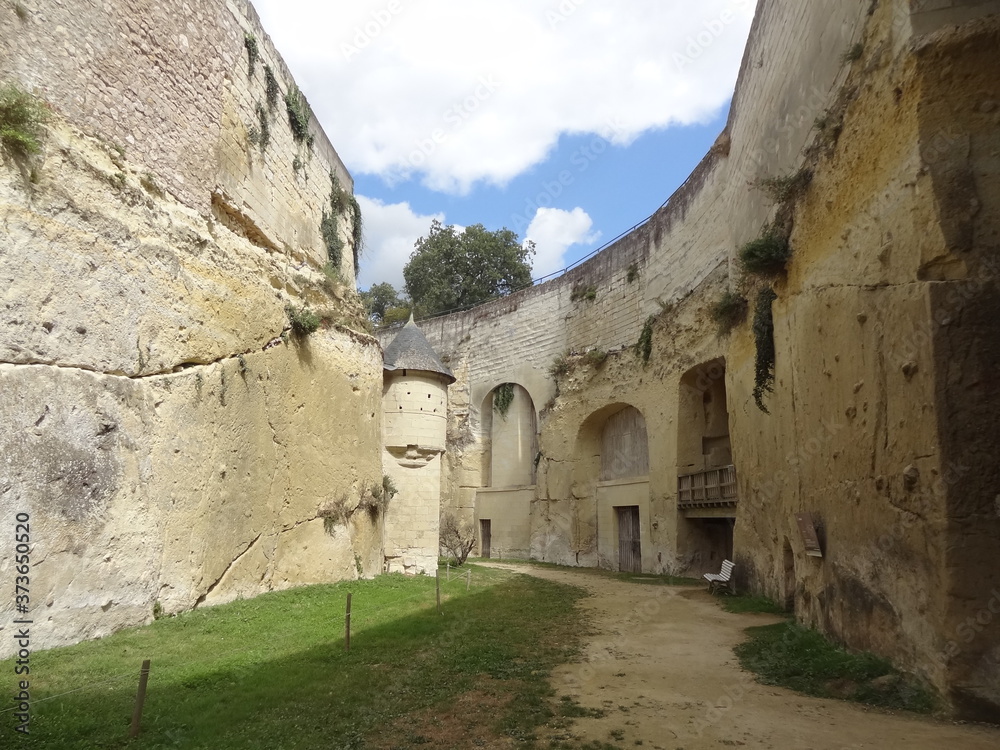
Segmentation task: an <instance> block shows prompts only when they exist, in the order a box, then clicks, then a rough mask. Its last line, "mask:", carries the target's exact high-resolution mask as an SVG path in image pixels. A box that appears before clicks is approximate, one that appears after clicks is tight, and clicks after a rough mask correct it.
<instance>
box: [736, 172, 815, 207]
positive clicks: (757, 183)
mask: <svg viewBox="0 0 1000 750" xmlns="http://www.w3.org/2000/svg"><path fill="white" fill-rule="evenodd" d="M811 181H812V172H811V171H810V170H808V169H805V168H803V169H800V170H799V171H798V172H796V173H795V174H793V175H788V176H787V177H761V178H759V179H756V180H753V181H752V182H751V183H750V185H751V186H752V187H754V188H757V189H758V190H762V191H763V192H764V193H766V194H767V196H768V197H769V198H770V199H771V200H773V201H774V202H775V203H787V202H788V201H793V200H795V199H796V198H798V197H799V196H800V195H802V193H803V192H805V189H806V188H807V187H808V186H809V183H810V182H811Z"/></svg>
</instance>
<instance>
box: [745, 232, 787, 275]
mask: <svg viewBox="0 0 1000 750" xmlns="http://www.w3.org/2000/svg"><path fill="white" fill-rule="evenodd" d="M791 255H792V251H791V247H790V246H789V244H788V239H787V238H786V237H783V236H781V235H780V234H779V233H777V232H775V231H772V230H766V231H765V232H764V234H763V235H762V236H760V237H758V238H757V239H755V240H751V241H750V242H748V243H746V244H745V245H744V246H743V247H741V248H740V252H739V259H740V264H741V265H742V266H743V270H744V271H746V272H747V273H753V274H757V275H759V276H777V275H779V274H781V273H784V272H785V268H786V267H787V266H788V261H789V259H790V258H791Z"/></svg>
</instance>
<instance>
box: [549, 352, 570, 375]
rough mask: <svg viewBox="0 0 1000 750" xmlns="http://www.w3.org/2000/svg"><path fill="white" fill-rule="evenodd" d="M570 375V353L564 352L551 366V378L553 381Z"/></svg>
mask: <svg viewBox="0 0 1000 750" xmlns="http://www.w3.org/2000/svg"><path fill="white" fill-rule="evenodd" d="M563 375H569V352H563V353H562V354H560V355H559V356H558V357H556V358H555V359H554V360H553V361H552V364H551V365H549V376H550V377H552V378H553V379H556V378H561V377H562V376H563Z"/></svg>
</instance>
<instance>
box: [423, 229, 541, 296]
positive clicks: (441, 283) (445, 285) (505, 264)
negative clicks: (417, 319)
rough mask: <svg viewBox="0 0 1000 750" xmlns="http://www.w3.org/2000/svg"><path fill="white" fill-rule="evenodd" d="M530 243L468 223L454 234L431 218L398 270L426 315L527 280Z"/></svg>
mask: <svg viewBox="0 0 1000 750" xmlns="http://www.w3.org/2000/svg"><path fill="white" fill-rule="evenodd" d="M534 252H535V248H534V245H533V244H532V243H530V242H529V243H527V244H525V245H522V244H521V243H520V242H519V241H518V237H517V234H516V233H514V232H512V231H510V230H509V229H506V228H505V229H498V230H496V231H494V232H490V231H488V230H487V229H486V227H484V226H483V225H482V224H473V225H472V226H469V227H466V229H465V231H464V232H461V233H459V232H458V231H457V230H456V229H455V227H454V226H452V225H449V226H443V225H442V224H441V222H439V221H437V220H435V221H434V223H433V224H432V225H431V229H430V233H429V234H428V235H427V236H426V237H421V238H420V239H419V240H417V243H416V245H415V249H414V251H413V253H412V254H411V255H410V260H409V262H408V263H407V264H406V267H405V268H404V269H403V278H404V279H405V280H406V293H407V295H408V296H409V297H410V299H411V300H413V302H414V304H416V305H418V306H419V307H420V309H421V310H422V311H425V312H426V314H427V315H433V314H435V313H441V312H445V311H451V310H464V309H467V308H470V307H473V306H475V305H478V304H481V303H483V302H487V301H489V300H491V299H495V298H497V297H503V296H505V295H508V294H510V293H512V292H515V291H517V290H518V289H522V288H524V287H527V286H530V285H531V264H530V257H531V256H532V255H534Z"/></svg>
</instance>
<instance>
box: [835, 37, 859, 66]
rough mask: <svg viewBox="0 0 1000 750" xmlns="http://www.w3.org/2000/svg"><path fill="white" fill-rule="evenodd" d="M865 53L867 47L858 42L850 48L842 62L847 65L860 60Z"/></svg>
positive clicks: (841, 59)
mask: <svg viewBox="0 0 1000 750" xmlns="http://www.w3.org/2000/svg"><path fill="white" fill-rule="evenodd" d="M864 53H865V45H863V44H862V43H861V42H856V43H854V44H852V45H851V46H850V47H848V49H847V51H846V52H845V53H844V54H842V55H841V56H840V61H841V62H842V63H844V64H845V65H847V64H848V63H852V62H854V61H855V60H860V59H861V56H862V55H863V54H864Z"/></svg>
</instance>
